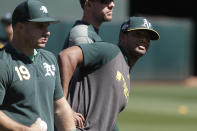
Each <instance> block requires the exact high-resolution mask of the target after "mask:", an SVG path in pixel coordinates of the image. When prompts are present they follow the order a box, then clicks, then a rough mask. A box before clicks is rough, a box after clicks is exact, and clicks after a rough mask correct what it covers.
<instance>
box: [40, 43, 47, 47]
mask: <svg viewBox="0 0 197 131" xmlns="http://www.w3.org/2000/svg"><path fill="white" fill-rule="evenodd" d="M45 46H46V43H40V44H38V48H45Z"/></svg>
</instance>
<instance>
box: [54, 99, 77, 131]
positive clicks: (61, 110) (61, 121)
mask: <svg viewBox="0 0 197 131" xmlns="http://www.w3.org/2000/svg"><path fill="white" fill-rule="evenodd" d="M54 107H55V110H54V115H55V126H56V128H57V129H58V131H76V127H75V123H74V117H73V113H72V109H71V108H70V105H69V104H68V102H67V101H66V99H65V97H62V98H60V99H58V100H56V101H55V105H54Z"/></svg>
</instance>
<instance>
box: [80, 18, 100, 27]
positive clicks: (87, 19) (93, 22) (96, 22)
mask: <svg viewBox="0 0 197 131" xmlns="http://www.w3.org/2000/svg"><path fill="white" fill-rule="evenodd" d="M82 21H84V22H87V23H88V24H91V25H93V26H94V28H96V29H97V30H99V27H100V25H101V24H102V23H101V22H99V21H97V20H95V19H93V18H92V17H90V16H87V15H83V17H82Z"/></svg>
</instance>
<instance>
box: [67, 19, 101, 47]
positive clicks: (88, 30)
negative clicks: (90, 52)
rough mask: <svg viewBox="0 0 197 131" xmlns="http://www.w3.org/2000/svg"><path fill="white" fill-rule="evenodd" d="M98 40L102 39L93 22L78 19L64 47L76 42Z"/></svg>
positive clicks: (82, 42)
mask: <svg viewBox="0 0 197 131" xmlns="http://www.w3.org/2000/svg"><path fill="white" fill-rule="evenodd" d="M98 41H102V39H101V37H100V36H99V35H98V30H97V29H96V28H94V27H93V26H92V25H91V24H88V23H86V22H84V21H81V20H77V21H76V22H75V24H74V25H73V27H72V28H71V30H70V32H69V35H68V37H67V39H66V41H65V43H64V49H65V48H67V47H69V46H72V45H76V44H84V43H94V42H98Z"/></svg>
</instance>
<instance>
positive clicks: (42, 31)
mask: <svg viewBox="0 0 197 131" xmlns="http://www.w3.org/2000/svg"><path fill="white" fill-rule="evenodd" d="M54 22H57V21H56V20H55V19H54V18H51V17H49V14H48V10H47V7H46V6H45V5H44V4H43V3H42V2H40V1H38V0H27V1H24V2H22V3H20V4H19V5H18V6H17V7H16V8H15V10H14V12H13V15H12V26H13V31H14V34H13V40H12V41H11V43H8V44H7V45H6V46H5V47H4V48H3V49H1V50H0V67H1V68H0V72H1V73H0V130H1V131H8V130H12V131H54V123H55V125H56V127H57V129H58V130H59V131H74V130H75V123H74V120H73V119H74V118H73V115H72V110H71V108H70V105H69V104H68V102H67V101H66V99H65V97H64V94H63V90H62V86H61V82H60V75H59V67H58V64H57V60H56V57H55V56H54V55H53V54H52V53H50V52H49V51H46V50H43V49H41V48H44V47H45V45H46V43H47V41H48V37H49V35H50V32H49V31H48V26H49V25H50V24H51V23H54Z"/></svg>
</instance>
